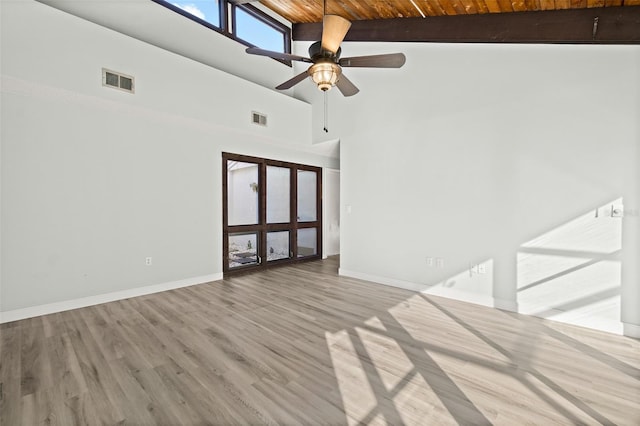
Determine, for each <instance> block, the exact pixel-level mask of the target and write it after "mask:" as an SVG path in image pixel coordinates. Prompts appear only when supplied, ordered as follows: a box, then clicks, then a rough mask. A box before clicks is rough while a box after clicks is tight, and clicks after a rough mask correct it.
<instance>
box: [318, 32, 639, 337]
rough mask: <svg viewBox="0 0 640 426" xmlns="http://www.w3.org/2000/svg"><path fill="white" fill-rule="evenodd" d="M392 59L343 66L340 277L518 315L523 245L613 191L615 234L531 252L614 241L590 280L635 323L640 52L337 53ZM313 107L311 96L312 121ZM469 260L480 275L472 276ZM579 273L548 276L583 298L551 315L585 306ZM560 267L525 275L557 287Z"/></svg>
mask: <svg viewBox="0 0 640 426" xmlns="http://www.w3.org/2000/svg"><path fill="white" fill-rule="evenodd" d="M392 51H403V52H405V53H406V55H407V64H406V65H405V67H404V68H402V69H400V70H370V69H362V70H360V69H345V72H347V73H348V74H347V75H348V76H349V78H350V79H351V80H352V81H353V82H354V83H355V84H356V85H358V86H359V87H360V89H361V92H360V93H359V94H358V95H356V96H354V97H352V98H343V99H341V100H336V101H334V102H333V103H332V105H331V109H332V112H331V114H332V117H333V120H332V123H333V131H334V132H336V133H338V134H339V135H340V148H341V158H340V160H341V164H342V167H341V178H342V187H341V190H342V191H341V199H342V212H341V214H342V220H341V225H342V227H341V273H342V274H344V275H351V276H358V277H362V278H369V279H372V280H374V281H379V282H384V283H388V284H394V285H400V286H405V287H409V288H413V289H416V290H421V291H427V292H431V293H435V294H443V295H447V296H450V297H455V298H459V299H462V300H469V301H474V302H478V303H485V304H489V305H495V306H500V307H504V308H507V309H513V310H515V309H517V302H518V297H519V296H518V291H517V285H518V275H519V274H521V273H522V271H521V270H519V268H520V269H521V268H522V267H523V265H519V264H518V263H517V258H518V254H519V253H520V252H521V251H522V250H523V249H522V247H523V246H524V245H526V243H528V242H531V241H532V240H535V239H536V238H539V237H541V236H544V235H547V234H548V233H549V232H551V231H552V230H555V229H557V228H559V227H562V226H565V225H566V224H569V223H572V222H573V221H575V220H578V219H579V218H581V217H583V216H584V215H585V214H589V213H594V212H595V209H596V208H598V207H601V206H603V205H606V204H607V203H609V202H610V201H612V200H616V199H618V198H622V199H623V200H624V203H625V207H626V209H627V216H626V217H625V218H624V219H614V218H610V217H605V216H604V215H603V214H601V216H600V218H599V219H598V220H600V221H615V223H617V224H618V227H619V226H620V225H621V235H618V236H617V240H616V236H615V235H608V236H606V237H603V238H600V239H598V236H597V235H596V236H594V235H586V236H584V235H583V239H584V240H586V242H584V246H583V247H582V248H581V247H574V248H572V249H571V250H565V251H563V247H561V246H556V247H554V246H553V245H547V246H545V247H544V248H542V249H541V250H543V251H544V250H547V252H546V254H549V255H554V256H560V257H565V258H567V259H574V260H575V259H576V258H579V257H581V256H582V257H583V258H585V259H583V263H586V262H588V261H589V260H593V258H594V257H597V255H599V254H603V255H607V254H610V253H609V251H610V249H611V247H610V245H611V244H610V243H611V241H618V242H619V244H621V246H622V252H621V253H618V254H617V255H616V256H617V257H615V258H611V257H612V256H614V255H613V254H612V255H611V256H609V258H607V259H606V261H607V262H612V263H613V267H611V268H609V269H607V270H608V271H609V272H607V273H606V274H605V276H603V277H602V280H605V281H606V283H604V284H606V285H607V286H608V287H607V288H616V287H617V288H618V292H619V293H621V294H622V310H623V311H622V317H623V319H624V321H625V322H627V323H629V324H632V326H633V325H635V326H638V325H640V306H639V305H640V301H639V299H640V298H639V297H638V295H639V293H640V292H639V290H638V287H639V286H640V274H639V273H638V266H637V265H638V261H637V259H639V258H640V251H639V249H638V242H637V241H638V221H639V218H638V211H639V209H640V202H639V201H640V200H639V199H638V198H639V196H638V185H637V182H638V180H639V179H638V175H637V170H638V168H640V159H639V157H638V145H639V144H640V136H639V132H638V121H639V120H638V117H640V106H639V99H640V95H639V93H640V91H639V87H640V81H639V77H638V76H640V61H639V58H640V48H639V47H637V46H563V45H557V46H556V45H548V46H536V45H480V44H476V45H451V44H449V45H437V44H420V45H418V44H393V45H391V44H381V43H378V44H357V43H345V44H344V46H343V52H344V53H343V55H344V56H355V55H358V54H372V53H377V52H380V53H382V52H392ZM352 111H357V112H356V113H349V112H352ZM321 114H322V104H321V102H319V101H315V103H314V116H315V117H316V118H315V119H314V122H317V121H318V119H317V117H318V116H321ZM349 211H351V213H349ZM605 228H607V227H605ZM609 228H610V229H613V230H614V231H612V232H615V229H616V227H615V226H613V228H611V227H608V228H607V229H609ZM572 235H573V236H571V237H568V238H573V237H575V236H576V234H575V232H574V234H572ZM620 241H621V243H620ZM585 247H589V248H585ZM556 249H557V250H556ZM554 250H555V251H554ZM612 250H613V251H615V249H612ZM541 254H545V253H541ZM427 257H433V258H441V259H443V260H444V267H442V268H438V267H437V266H435V265H434V266H433V267H430V266H428V265H427V262H426V258H427ZM478 263H484V264H485V265H486V266H487V268H488V271H487V273H486V274H476V275H473V276H471V274H470V273H469V266H470V265H474V264H478ZM574 266H575V265H574ZM541 268H542V266H541ZM621 268H622V275H621V272H620V270H621ZM581 270H582V269H581V268H578V270H576V273H573V272H571V271H567V268H564V269H561V271H562V272H563V273H564V275H562V277H563V280H564V281H563V282H564V283H566V282H567V281H569V282H571V284H572V285H574V286H578V287H580V285H582V284H584V285H583V291H584V294H583V295H581V297H576V298H575V299H573V300H570V301H569V302H571V301H573V302H575V303H574V304H573V306H572V305H571V304H567V303H563V304H562V306H560V305H555V304H554V303H553V302H550V304H551V306H548V308H550V309H568V310H571V309H574V308H575V307H576V306H579V305H580V304H581V303H586V304H589V303H590V301H589V300H587V299H588V296H589V295H593V294H597V293H598V291H599V290H598V288H600V289H601V287H597V286H596V288H586V289H585V288H584V286H587V287H588V286H589V284H588V283H582V282H581V281H580V273H578V271H581ZM561 271H558V270H557V268H556V269H553V268H551V269H549V270H539V271H537V273H538V275H539V276H542V277H546V278H547V279H548V280H550V281H551V282H554V277H553V274H556V273H558V272H561ZM621 277H622V278H621ZM621 280H622V282H621ZM596 281H597V280H596ZM555 283H557V287H556V288H558V290H559V291H561V284H560V281H555ZM547 285H549V284H547ZM598 285H603V282H601V281H599V282H598ZM612 291H613V292H615V290H612ZM608 294H609V296H611V294H610V293H608ZM614 296H615V295H614ZM618 297H620V296H619V295H618ZM583 299H584V300H583ZM563 302H567V301H566V300H564V301H563ZM618 302H619V299H618ZM619 305H620V303H618V306H619ZM593 314H594V315H597V313H593ZM609 314H610V312H609V313H606V314H605V315H604V316H603V318H602V321H601V322H600V324H586V322H581V320H580V319H577V320H576V321H577V322H578V323H580V324H582V325H588V326H594V327H602V328H604V329H608V330H610V331H611V330H613V331H618V332H619V331H620V330H621V324H620V322H619V319H620V312H617V313H616V318H617V321H616V324H611V323H609V322H608V320H607V318H608V316H609ZM574 319H575V318H574ZM595 322H596V323H598V321H595Z"/></svg>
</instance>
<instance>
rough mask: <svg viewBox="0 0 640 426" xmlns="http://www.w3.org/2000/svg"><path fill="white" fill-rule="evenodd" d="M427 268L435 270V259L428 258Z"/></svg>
mask: <svg viewBox="0 0 640 426" xmlns="http://www.w3.org/2000/svg"><path fill="white" fill-rule="evenodd" d="M427 266H428V267H429V268H433V257H427Z"/></svg>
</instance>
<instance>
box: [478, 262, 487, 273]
mask: <svg viewBox="0 0 640 426" xmlns="http://www.w3.org/2000/svg"><path fill="white" fill-rule="evenodd" d="M478 273H479V274H486V273H487V265H485V264H484V263H481V264H479V265H478Z"/></svg>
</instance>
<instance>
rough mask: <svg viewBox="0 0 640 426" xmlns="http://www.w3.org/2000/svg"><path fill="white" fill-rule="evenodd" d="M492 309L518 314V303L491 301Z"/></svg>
mask: <svg viewBox="0 0 640 426" xmlns="http://www.w3.org/2000/svg"><path fill="white" fill-rule="evenodd" d="M493 307H494V308H496V309H500V310H503V311H509V312H518V302H516V301H515V300H506V299H493Z"/></svg>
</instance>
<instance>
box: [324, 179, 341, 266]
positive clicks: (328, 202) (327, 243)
mask: <svg viewBox="0 0 640 426" xmlns="http://www.w3.org/2000/svg"><path fill="white" fill-rule="evenodd" d="M322 179H323V182H322V192H323V200H322V208H323V209H324V211H323V213H322V221H323V223H324V232H323V234H322V240H323V242H322V250H323V257H325V258H326V257H327V256H334V255H336V254H340V170H332V169H325V170H324V171H323V174H322Z"/></svg>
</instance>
